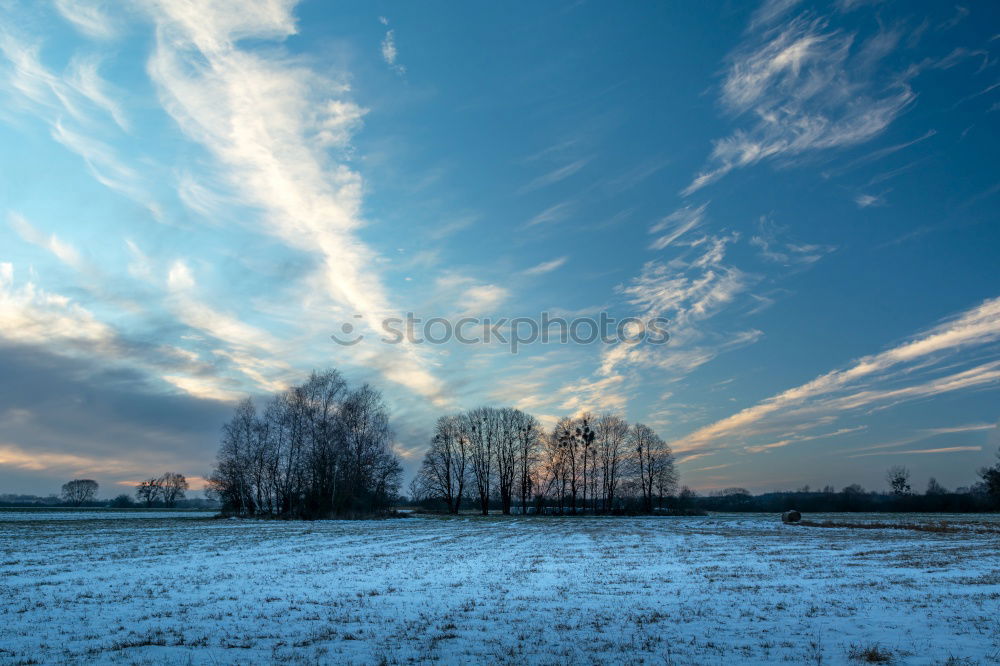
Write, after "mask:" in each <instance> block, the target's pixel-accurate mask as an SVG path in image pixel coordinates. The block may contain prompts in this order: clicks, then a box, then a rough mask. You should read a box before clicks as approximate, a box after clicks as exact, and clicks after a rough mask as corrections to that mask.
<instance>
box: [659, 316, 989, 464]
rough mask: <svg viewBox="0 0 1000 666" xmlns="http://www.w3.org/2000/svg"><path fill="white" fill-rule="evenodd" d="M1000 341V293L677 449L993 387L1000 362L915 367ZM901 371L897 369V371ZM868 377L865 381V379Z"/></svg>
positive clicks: (764, 403) (720, 424)
mask: <svg viewBox="0 0 1000 666" xmlns="http://www.w3.org/2000/svg"><path fill="white" fill-rule="evenodd" d="M998 340H1000V298H995V299H991V300H987V301H985V302H984V303H982V304H981V305H979V306H977V307H975V308H971V309H969V310H967V311H965V312H963V313H961V314H959V315H958V316H956V317H953V318H951V319H949V320H948V321H945V322H943V323H941V324H939V325H937V326H935V327H933V328H931V329H930V330H928V331H926V332H924V333H922V334H919V335H917V336H915V337H914V338H913V339H912V340H910V341H908V342H905V343H902V344H900V345H897V346H896V347H893V348H891V349H888V350H886V351H883V352H879V353H877V354H872V355H870V356H865V357H862V358H860V359H857V360H856V361H854V362H853V363H852V364H851V365H850V366H848V367H847V368H845V369H842V370H833V371H831V372H828V373H826V374H823V375H820V376H819V377H816V378H815V379H813V380H811V381H809V382H807V383H805V384H802V385H801V386H797V387H795V388H791V389H788V390H786V391H784V392H782V393H779V394H777V395H775V396H773V397H770V398H768V399H766V400H763V401H761V402H759V403H758V404H756V405H754V406H752V407H748V408H746V409H744V410H742V411H740V412H738V413H736V414H733V415H732V416H729V417H727V418H725V419H722V420H720V421H717V422H715V423H712V424H710V425H707V426H705V427H703V428H700V429H699V430H696V431H695V432H693V433H691V434H689V435H687V436H686V437H683V438H682V439H680V440H677V441H676V442H674V447H675V448H676V450H678V451H690V450H695V449H701V448H706V447H711V446H718V445H721V443H722V442H725V441H731V440H732V439H733V438H734V437H737V438H741V439H743V438H747V437H750V436H753V435H754V434H757V433H760V432H764V431H766V429H767V427H768V422H769V421H771V422H775V423H781V422H782V419H785V420H789V419H791V420H794V419H799V420H801V421H805V422H809V421H812V422H815V419H816V418H817V416H818V415H824V414H825V415H828V416H836V415H839V414H841V413H843V412H845V411H847V410H857V409H863V408H869V407H872V406H883V407H884V406H886V405H893V404H897V403H899V402H904V401H909V400H916V399H920V398H926V397H930V396H934V395H940V394H942V393H947V392H951V391H959V390H966V389H971V388H978V387H984V386H990V385H992V384H994V383H995V382H997V380H1000V362H994V363H986V364H981V365H978V366H975V367H972V368H970V369H968V370H964V371H960V372H955V373H952V374H950V375H944V376H938V377H933V378H930V379H926V380H923V381H922V382H917V381H915V377H914V375H913V372H915V371H917V370H923V371H925V372H928V371H931V370H932V369H933V368H934V366H935V365H937V364H939V362H940V360H941V359H942V358H946V357H948V356H949V355H951V354H952V353H954V352H956V351H959V350H963V349H968V348H971V347H981V346H984V345H988V344H993V343H995V342H997V341H998ZM894 371H898V372H894ZM904 374H905V375H906V376H907V377H908V378H909V381H910V382H911V384H910V385H909V386H907V387H904V388H885V389H874V388H868V387H870V386H871V385H872V383H873V382H875V381H882V382H890V380H892V379H895V378H898V377H899V376H902V375H904ZM862 382H866V383H865V384H861V383H862Z"/></svg>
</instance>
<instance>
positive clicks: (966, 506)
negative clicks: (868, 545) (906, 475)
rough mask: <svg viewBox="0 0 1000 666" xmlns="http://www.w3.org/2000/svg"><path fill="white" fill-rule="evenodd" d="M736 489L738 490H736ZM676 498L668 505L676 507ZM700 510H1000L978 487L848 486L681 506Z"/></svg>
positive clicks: (718, 497)
mask: <svg viewBox="0 0 1000 666" xmlns="http://www.w3.org/2000/svg"><path fill="white" fill-rule="evenodd" d="M737 490H738V489H737ZM677 503H678V500H677V498H671V502H670V504H672V505H674V506H677ZM684 504H685V506H687V507H688V508H696V509H699V510H701V511H721V512H766V513H780V512H782V511H786V510H788V509H797V510H798V511H801V512H802V513H827V512H891V513H938V512H943V513H982V512H988V511H995V510H997V509H998V508H1000V498H998V497H997V496H993V495H990V494H989V493H987V492H983V490H982V489H981V488H978V489H973V490H969V491H966V492H961V493H958V492H947V491H945V492H941V493H931V494H923V495H917V494H912V493H905V494H894V493H891V492H889V493H874V492H865V491H864V490H859V489H858V488H857V487H852V486H849V487H848V488H845V489H844V490H842V491H840V492H833V491H832V490H828V491H795V492H772V493H763V494H760V495H751V494H750V493H747V492H746V491H741V492H739V491H738V492H726V491H724V492H723V493H720V494H715V495H710V496H707V497H697V496H695V497H690V498H688V500H687V502H685V503H684Z"/></svg>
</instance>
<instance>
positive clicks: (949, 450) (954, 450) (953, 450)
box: [847, 446, 983, 458]
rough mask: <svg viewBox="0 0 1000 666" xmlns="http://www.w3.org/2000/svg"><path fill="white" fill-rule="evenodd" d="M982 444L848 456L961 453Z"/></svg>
mask: <svg viewBox="0 0 1000 666" xmlns="http://www.w3.org/2000/svg"><path fill="white" fill-rule="evenodd" d="M982 450H983V447H981V446H942V447H940V448H937V449H909V450H906V451H876V452H874V453H859V454H857V455H853V456H847V457H848V458H868V457H869V456H912V455H925V454H929V453H960V452H969V451H982Z"/></svg>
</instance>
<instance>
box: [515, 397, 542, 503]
mask: <svg viewBox="0 0 1000 666" xmlns="http://www.w3.org/2000/svg"><path fill="white" fill-rule="evenodd" d="M515 429H516V437H517V459H516V466H517V475H518V488H519V490H520V495H521V511H522V512H523V513H527V510H528V499H529V498H530V497H531V493H532V490H533V489H534V485H535V468H536V466H537V464H538V450H539V445H540V440H541V437H542V430H541V426H540V425H539V423H538V419H536V418H535V417H534V416H532V415H531V414H526V413H525V412H522V411H520V410H518V411H517V422H516V424H515Z"/></svg>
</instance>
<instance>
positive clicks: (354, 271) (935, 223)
mask: <svg viewBox="0 0 1000 666" xmlns="http://www.w3.org/2000/svg"><path fill="white" fill-rule="evenodd" d="M998 49H1000V8H997V7H996V6H994V5H992V4H990V3H964V4H958V5H955V4H952V3H916V2H897V3H892V2H865V1H863V0H856V1H851V0H842V1H841V2H834V3H808V2H804V1H803V2H796V1H794V0H773V1H770V2H765V3H764V4H762V5H758V6H753V5H751V4H749V3H728V2H727V3H722V2H720V3H680V2H678V3H638V2H636V3H586V2H584V3H581V2H566V3H559V2H550V3H523V4H510V3H506V4H497V3H485V2H470V3H443V2H427V3H402V2H400V3H391V2H384V3H374V4H367V3H343V4H334V3H326V2H303V3H296V2H291V1H283V0H272V1H270V2H259V3H248V4H247V5H246V6H243V7H241V8H239V9H238V10H237V9H235V8H234V7H233V6H232V3H227V2H211V1H209V0H203V1H197V0H191V1H190V2H176V3H159V2H154V1H152V0H149V1H143V2H136V3H135V4H134V5H131V6H129V7H128V8H127V9H123V8H121V7H119V6H118V3H105V2H98V1H91V0H87V1H84V0H56V1H55V2H52V3H48V2H37V3H36V2H25V3H18V2H11V1H10V0H0V99H2V103H0V146H3V150H2V151H0V169H2V172H0V174H2V178H0V377H2V381H0V491H3V492H38V493H48V492H52V491H55V490H56V489H57V488H58V485H59V484H60V483H61V482H62V481H64V480H66V479H68V478H72V477H78V476H89V477H93V478H96V479H98V480H99V481H100V482H101V483H102V485H103V486H104V490H103V492H102V494H105V495H111V494H114V492H115V491H116V489H117V488H119V487H120V488H126V486H127V483H128V482H130V481H134V480H136V479H139V478H142V477H144V476H148V475H152V474H158V473H161V472H164V471H168V470H174V471H178V472H182V473H184V474H187V475H188V476H191V477H202V476H204V475H206V474H207V473H208V472H209V471H210V469H211V465H212V460H213V458H214V452H215V449H216V443H217V439H218V433H219V428H220V425H221V423H222V422H223V421H224V420H225V419H226V418H227V416H228V414H229V412H230V410H231V407H232V402H233V401H234V400H237V399H239V398H240V397H241V396H244V395H247V394H251V395H266V394H268V393H270V392H273V391H275V390H279V389H280V388H282V387H284V386H287V385H288V384H289V383H293V382H295V381H298V380H300V379H301V378H302V377H303V376H304V375H305V374H306V373H308V371H309V370H310V369H312V368H324V367H331V366H333V367H337V368H339V369H341V370H342V371H343V372H344V373H345V374H346V375H347V376H348V377H349V378H350V379H351V380H353V381H355V382H362V381H370V382H372V383H374V384H376V385H377V386H378V387H380V388H381V389H383V390H384V392H385V394H386V397H387V399H388V400H389V403H390V405H391V407H392V410H393V414H394V427H395V432H396V437H397V450H398V451H399V452H400V453H401V454H402V455H403V456H404V459H405V461H406V465H407V469H409V470H412V469H413V467H414V466H415V465H416V464H418V462H419V459H420V455H421V453H422V448H423V445H424V443H425V442H426V440H427V436H428V432H429V429H430V427H431V425H432V424H433V421H434V419H435V418H436V417H437V416H438V415H440V414H443V413H447V412H449V411H454V410H458V409H462V408H466V407H471V406H475V405H478V404H498V405H499V404H504V405H506V404H510V405H515V406H517V407H520V408H522V409H525V410H528V411H530V412H532V413H534V414H536V415H538V416H539V417H540V418H542V419H543V421H545V422H546V423H550V422H552V421H554V419H556V418H558V417H559V416H562V415H569V414H574V413H578V412H580V411H581V410H588V409H589V410H592V411H595V412H600V411H618V412H621V413H623V414H625V415H626V416H627V418H629V419H630V420H633V421H643V422H645V423H648V424H649V425H651V426H653V427H654V428H655V429H656V430H657V431H658V432H659V433H660V434H661V435H662V436H663V437H664V438H665V439H667V440H668V441H670V442H671V443H672V445H673V447H674V450H675V451H676V453H677V454H678V459H679V461H680V471H681V474H682V481H683V482H684V483H686V484H689V485H691V486H692V487H695V488H699V489H703V490H711V489H713V488H720V487H726V486H732V485H739V486H744V487H748V488H751V489H754V490H768V489H774V488H791V487H799V486H802V485H805V484H811V485H812V486H814V487H817V486H823V485H826V484H832V485H834V486H837V487H841V486H843V485H846V484H848V483H853V482H860V483H862V484H863V485H865V486H866V487H869V488H880V487H881V486H882V485H884V482H883V481H882V477H883V473H884V469H885V468H886V467H887V466H889V465H892V464H905V465H907V466H908V467H910V468H911V469H912V470H913V474H914V479H913V480H914V482H915V484H916V486H917V487H919V488H922V487H923V484H925V483H926V480H927V478H928V477H929V476H931V475H933V476H936V477H937V478H938V480H939V481H940V482H941V483H943V484H944V485H946V486H948V487H955V486H965V485H968V484H969V483H971V482H972V481H973V480H974V470H975V469H976V468H977V467H979V466H981V465H983V464H986V463H988V462H989V461H990V460H992V459H993V455H994V452H995V451H996V449H997V446H998V445H1000V436H998V426H997V424H998V420H1000V413H998V411H1000V410H998V404H1000V402H998V400H997V398H998V388H1000V383H998V380H1000V354H998V351H1000V271H998V268H997V266H998V261H997V247H998V245H1000V229H998V224H997V222H998V198H1000V174H998V169H997V166H996V156H997V155H998V154H1000V145H998V144H1000V139H998V135H1000V132H998V131H997V130H998V125H1000V123H998V119H1000V61H998ZM543 311H544V312H550V313H554V314H562V315H566V316H585V315H589V316H596V315H597V314H598V313H600V312H607V313H610V314H611V315H613V316H615V317H619V318H620V317H626V316H637V317H640V318H648V317H654V316H661V317H667V318H668V319H669V320H670V322H671V323H670V325H669V330H670V333H671V335H672V340H671V342H670V343H669V344H667V345H664V346H655V345H648V344H640V345H627V344H615V345H599V344H592V345H573V344H570V345H559V344H548V345H541V344H536V345H529V346H527V347H525V348H522V349H521V350H520V351H519V352H518V353H517V354H511V353H510V351H509V349H508V348H507V347H505V346H504V345H502V344H491V345H459V344H455V343H450V344H445V345H439V346H434V345H426V344H425V345H413V344H403V345H385V344H383V343H381V342H379V341H378V337H379V336H378V335H377V330H378V328H379V325H380V324H379V322H380V320H381V319H382V318H383V317H385V316H398V315H400V314H401V313H405V312H414V313H416V314H417V315H418V316H422V317H425V318H426V317H433V316H441V317H447V318H451V319H455V318H457V317H460V316H463V315H471V316H480V317H487V316H488V317H494V318H496V317H518V316H528V317H538V316H539V314H540V313H541V312H543ZM356 314H357V315H360V318H355V317H354V315H356ZM345 321H350V322H354V323H356V324H357V325H358V327H359V329H358V330H359V331H360V332H363V333H364V334H365V335H366V337H365V339H364V340H363V341H362V342H361V343H359V344H357V345H355V346H351V347H344V346H339V345H337V344H335V343H334V342H333V341H332V340H331V339H330V335H331V334H332V333H334V332H336V331H338V330H339V327H340V325H341V324H342V323H343V322H345ZM119 484H121V485H119Z"/></svg>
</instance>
